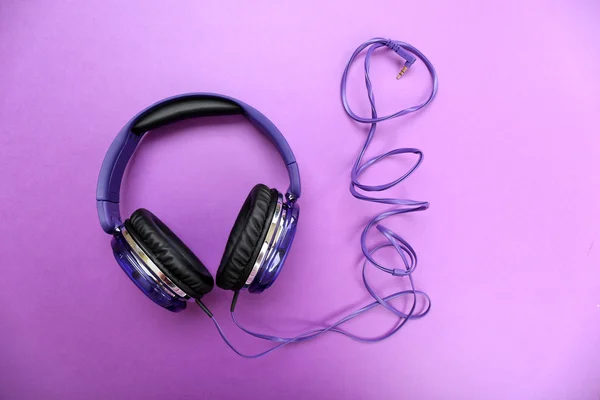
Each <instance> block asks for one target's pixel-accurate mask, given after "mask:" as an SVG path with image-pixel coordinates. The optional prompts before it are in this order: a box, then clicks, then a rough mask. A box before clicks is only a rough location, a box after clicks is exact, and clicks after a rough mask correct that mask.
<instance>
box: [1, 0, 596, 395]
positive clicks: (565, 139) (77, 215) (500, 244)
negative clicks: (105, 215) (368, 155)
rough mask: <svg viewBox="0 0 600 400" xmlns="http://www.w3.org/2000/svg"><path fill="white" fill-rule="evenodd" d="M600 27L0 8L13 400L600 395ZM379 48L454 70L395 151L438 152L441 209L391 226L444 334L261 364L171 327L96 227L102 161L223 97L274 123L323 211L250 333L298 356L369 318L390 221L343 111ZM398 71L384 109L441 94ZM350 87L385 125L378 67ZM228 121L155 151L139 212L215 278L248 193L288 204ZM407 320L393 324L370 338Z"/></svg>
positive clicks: (422, 189)
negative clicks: (350, 62)
mask: <svg viewBox="0 0 600 400" xmlns="http://www.w3.org/2000/svg"><path fill="white" fill-rule="evenodd" d="M169 4H170V5H169ZM599 20H600V5H599V4H598V3H597V2H595V1H567V0H564V1H556V2H536V1H534V2H523V1H498V2H496V1H494V2H483V1H460V2H452V4H450V2H448V3H445V2H417V1H415V2H397V1H395V2H382V1H369V2H367V1H364V2H359V1H343V2H342V1H340V2H325V1H319V2H316V1H304V2H274V1H273V2H266V1H253V2H241V1H240V2H226V1H213V2H178V3H177V5H175V4H174V3H173V2H158V1H152V2H151V1H145V2H143V3H141V2H140V3H139V4H134V3H133V2H120V1H112V2H99V1H97V2H92V1H81V2H74V1H71V2H65V1H62V2H61V1H55V2H49V1H48V2H26V1H3V2H2V3H1V4H0V87H1V88H2V92H1V95H0V121H1V123H0V171H1V172H0V183H1V187H2V190H1V191H0V204H1V207H0V220H1V221H2V223H1V224H0V226H1V230H2V239H1V240H0V254H2V269H1V271H2V278H1V279H0V302H1V303H2V304H3V306H2V308H0V398H2V399H42V398H43V399H101V398H119V399H120V398H131V399H139V398H146V399H184V398H186V399H189V398H198V399H200V398H206V399H215V398H219V399H229V398H265V399H292V398H293V399H295V398H307V399H332V398H345V399H401V398H412V399H428V400H435V399H598V397H599V396H600V351H599V349H600V269H599V267H600V263H599V261H600V242H599V237H598V234H599V232H600V228H599V222H600V190H599V189H598V188H599V187H600V174H599V173H598V171H599V170H600V140H599V139H598V133H599V129H598V124H597V118H598V111H599V104H600V78H599V77H598V70H599V68H600V44H599V43H600V41H599V37H600V24H599V23H598V21H599ZM374 36H385V37H391V38H393V39H397V40H403V41H407V42H409V43H411V44H413V45H415V46H416V47H417V48H419V49H420V50H422V51H423V52H424V53H425V54H426V55H427V56H428V57H429V58H430V59H431V60H432V61H433V63H434V65H435V66H436V68H437V70H438V72H439V77H440V91H439V94H438V97H437V98H436V100H435V101H434V103H433V104H432V105H430V106H429V107H428V108H427V109H426V110H424V111H423V112H420V113H418V114H417V115H414V116H413V117H408V118H404V119H400V120H395V121H393V122H389V123H385V124H384V125H382V126H381V128H380V131H379V136H378V138H377V139H376V141H375V144H374V150H378V151H381V150H384V149H390V148H392V146H394V147H398V146H410V147H420V148H421V149H422V150H423V151H424V152H425V161H424V164H423V165H422V167H421V169H419V170H418V172H417V173H416V174H415V175H414V176H413V177H411V179H410V180H408V181H407V182H406V183H405V184H404V185H403V186H402V187H401V188H398V189H397V190H396V192H395V193H397V194H402V195H404V196H407V197H409V198H413V199H419V200H429V201H430V202H431V204H432V206H431V209H430V210H428V211H427V212H425V213H419V214H416V215H411V216H409V217H406V218H399V219H397V220H396V221H394V223H391V224H390V225H391V226H392V227H395V228H397V229H398V230H399V231H400V232H401V233H402V234H403V235H404V236H405V237H407V238H408V239H409V241H410V242H411V243H412V244H413V245H414V246H415V247H416V249H417V251H418V253H419V257H420V264H419V269H418V270H417V271H416V272H415V278H416V282H417V285H418V287H419V288H421V289H423V290H425V291H427V292H428V293H429V294H430V296H431V297H432V299H433V309H432V312H431V314H430V315H429V316H428V317H427V318H425V319H424V320H421V321H416V322H412V323H409V324H408V325H407V326H406V327H405V329H404V330H403V331H402V332H401V333H400V334H399V335H397V336H395V337H393V338H392V339H390V340H388V341H386V342H384V343H381V344H376V345H366V344H359V343H356V342H353V341H350V340H348V339H345V338H341V337H339V336H336V335H328V336H326V337H322V338H320V339H319V340H317V341H313V342H310V343H308V344H302V345H298V346H290V347H288V348H286V349H284V350H282V351H278V352H276V353H274V354H272V355H270V356H268V357H267V358H264V359H261V360H258V361H247V360H243V359H240V358H238V357H237V356H236V355H234V354H233V353H232V352H231V351H230V350H229V349H227V348H226V347H225V345H224V343H223V342H222V341H221V339H220V338H219V337H218V335H217V332H216V331H215V330H214V328H213V327H212V324H211V322H210V321H209V320H208V319H207V318H206V317H204V316H203V314H202V313H201V312H200V310H198V309H197V308H195V307H191V308H190V309H189V310H187V311H186V312H184V313H181V314H172V313H169V312H166V311H164V310H162V309H160V308H159V307H157V306H155V305H154V304H152V303H151V302H150V301H149V300H147V299H146V298H145V297H144V296H143V295H142V294H141V293H140V292H139V291H138V290H137V289H135V287H134V286H133V285H132V284H131V283H130V282H129V280H128V279H127V277H126V276H125V274H123V273H122V272H121V270H120V269H119V267H118V266H117V264H116V263H115V261H114V259H113V256H112V254H111V251H110V245H109V237H107V236H106V235H104V234H103V232H102V231H101V229H100V227H99V225H98V221H97V216H96V209H95V203H94V195H95V186H96V179H97V174H98V171H99V167H100V163H101V161H102V158H103V156H104V154H105V151H106V149H107V148H108V146H109V144H110V142H111V141H112V139H113V137H114V136H115V134H116V133H117V132H118V131H119V129H120V128H121V127H122V125H123V124H124V123H125V122H126V121H127V120H128V119H129V118H130V117H131V116H132V115H133V114H134V113H136V112H137V111H139V110H140V109H142V108H144V107H145V106H147V105H149V104H151V103H153V102H154V101H156V100H159V99H161V98H163V97H166V96H170V95H173V94H178V93H182V92H189V91H213V92H220V93H224V94H228V95H231V96H234V97H237V98H240V99H242V100H244V101H246V102H248V103H249V104H251V105H253V106H255V107H256V108H258V109H259V110H261V111H263V112H264V113H265V114H266V115H268V116H269V117H270V118H271V119H272V120H273V121H274V122H275V124H277V125H278V127H279V128H280V129H281V130H282V131H283V132H284V134H285V135H286V137H287V138H288V140H289V142H290V144H291V146H292V148H293V149H294V151H295V153H296V157H297V159H298V162H299V165H300V171H301V174H302V180H303V197H302V199H301V207H302V215H301V218H300V224H299V230H298V234H297V236H296V241H295V245H294V249H293V251H292V254H291V255H290V258H289V260H288V263H287V265H286V269H285V270H284V272H283V273H282V275H281V276H280V278H279V280H278V281H277V283H276V284H275V285H274V286H273V287H272V288H271V289H269V290H268V291H267V292H265V293H264V294H263V295H260V296H250V295H245V296H243V297H242V299H241V300H240V303H239V306H238V309H239V314H240V318H241V319H242V320H244V321H246V323H247V324H248V325H250V326H253V327H256V328H262V329H263V330H267V329H270V330H272V331H274V332H278V333H282V334H289V333H294V332H297V331H298V330H299V329H301V328H306V327H308V326H310V322H311V321H312V322H317V323H319V322H323V321H326V320H330V319H331V318H332V317H334V316H339V315H340V314H341V313H342V312H343V311H345V310H348V309H349V308H352V307H354V306H357V305H361V304H364V302H365V301H366V300H367V294H366V292H365V291H364V289H363V288H362V285H361V282H360V274H359V265H360V263H359V260H360V250H359V234H360V231H361V229H362V226H363V224H364V223H365V221H366V220H367V218H368V217H370V216H372V215H373V214H374V213H375V212H377V211H379V210H382V209H383V208H381V207H379V206H376V205H368V204H364V203H361V202H359V201H357V200H355V199H354V198H352V196H351V195H350V193H349V192H348V183H349V173H350V167H351V164H352V162H353V160H354V157H355V155H356V153H357V151H358V149H359V146H360V144H361V142H362V140H363V138H364V134H365V129H364V128H365V127H364V126H358V125H356V124H354V123H352V122H351V121H350V120H349V118H348V117H347V116H346V115H345V113H344V112H343V110H342V107H341V103H340V99H339V95H338V90H339V80H340V77H341V73H342V70H343V67H344V65H345V63H346V61H347V59H348V57H349V56H350V54H351V52H352V51H353V50H354V48H355V47H356V46H358V45H359V44H360V43H362V42H363V41H364V40H367V39H369V38H371V37H374ZM397 70H398V61H397V58H394V57H386V56H378V57H376V59H375V60H374V66H373V79H374V84H375V86H376V87H375V90H376V95H377V98H378V104H379V105H380V110H381V112H388V111H392V110H395V109H397V108H400V107H402V106H406V105H409V104H411V103H414V102H415V101H417V100H419V99H422V97H423V96H424V95H425V94H426V91H427V90H428V86H427V75H426V73H425V71H424V67H423V65H422V64H416V65H415V67H414V68H413V69H411V70H410V72H409V73H408V74H407V75H406V76H405V78H403V79H402V80H401V81H399V82H397V81H396V80H395V79H394V77H395V74H396V72H397ZM351 79H352V81H351V88H350V93H351V95H352V100H351V102H352V104H353V105H355V107H356V108H357V111H359V112H361V113H362V114H363V115H365V114H366V113H367V110H368V107H367V103H366V98H365V95H364V92H363V81H362V78H361V70H360V68H358V67H357V68H355V69H354V70H353V74H352V77H351ZM229 121H230V122H232V123H231V124H229V125H226V124H221V123H219V122H218V121H217V120H211V121H204V122H202V121H196V122H185V123H181V124H178V125H177V126H173V127H169V128H165V129H162V130H160V131H159V132H155V133H154V134H152V135H149V137H148V138H147V140H145V142H144V144H143V146H141V148H140V149H139V152H138V153H137V155H136V156H135V158H134V161H133V162H132V164H131V165H130V168H129V172H128V174H127V175H126V178H125V187H124V190H123V191H122V197H123V202H122V211H123V214H124V215H125V216H127V215H129V214H130V213H131V212H132V211H133V210H134V209H136V208H138V207H146V208H149V209H150V210H152V211H154V212H155V213H156V214H157V215H159V216H160V217H161V218H162V219H163V220H164V221H166V222H167V223H168V224H169V226H170V227H171V228H172V229H173V230H174V231H175V232H177V233H178V234H179V236H180V237H182V238H183V239H184V240H185V241H186V242H187V243H188V244H189V245H190V247H191V248H192V250H194V251H195V252H196V253H197V254H198V255H199V257H200V258H201V259H202V260H203V261H204V262H205V264H207V266H208V267H209V269H210V270H211V271H212V272H213V273H214V272H216V266H217V265H218V262H219V260H220V257H221V254H222V251H223V248H224V245H225V241H226V238H227V235H228V233H229V229H230V228H231V225H232V223H233V220H234V218H235V215H236V214H237V212H238V209H239V207H240V205H241V203H242V202H243V199H244V198H245V196H246V195H247V192H248V191H249V190H250V188H251V187H252V186H253V185H254V184H255V183H258V182H264V183H266V184H268V185H271V186H275V187H277V188H279V189H280V190H284V189H285V187H286V185H287V176H286V174H285V170H284V168H283V167H282V165H281V163H280V161H279V159H278V156H277V154H276V152H275V150H274V149H273V148H272V147H271V146H270V145H269V143H268V142H267V141H266V140H265V139H263V138H262V137H260V136H259V135H257V134H256V133H255V132H254V130H253V129H252V128H251V127H249V126H248V125H246V124H245V123H244V122H243V120H239V119H235V118H233V119H230V120H229ZM171 133H173V134H171ZM399 164H402V162H400V163H398V162H397V161H390V162H387V163H386V164H385V165H382V166H381V167H379V168H378V171H377V172H375V173H373V174H371V175H370V176H368V177H367V179H368V180H369V181H370V182H373V183H374V182H382V181H383V180H384V178H390V177H392V176H393V175H394V171H396V173H397V170H398V165H399ZM386 282H387V281H386ZM395 287H396V286H394V285H393V284H390V283H383V284H382V285H381V288H382V289H384V290H392V289H394V288H395ZM206 299H207V304H208V305H209V306H210V307H211V308H212V309H213V311H214V312H215V313H216V315H217V316H218V317H220V320H221V321H222V323H223V324H224V325H225V328H226V330H227V332H228V333H229V334H230V336H231V337H232V338H233V340H234V341H235V342H236V343H237V344H238V345H239V346H240V347H242V348H244V349H245V350H246V351H252V350H259V349H262V348H264V346H265V344H264V343H260V342H258V341H255V340H251V339H249V338H247V337H245V336H242V335H240V334H238V332H237V331H235V330H233V327H232V326H231V323H230V321H229V319H228V313H227V309H228V301H229V300H230V293H226V292H224V291H222V290H215V291H214V292H213V293H211V294H210V295H209V296H207V298H206ZM349 304H350V305H351V306H352V307H350V306H349ZM393 322H394V320H393V318H392V317H390V316H388V315H387V314H385V313H384V312H382V311H377V312H375V313H373V314H372V315H370V316H368V317H364V318H362V319H361V320H359V321H357V322H356V323H353V324H351V326H350V328H351V329H353V330H354V331H355V332H358V333H365V334H369V333H371V334H372V333H376V332H379V331H381V330H383V329H385V328H387V327H389V326H390V325H391V324H392V323H393Z"/></svg>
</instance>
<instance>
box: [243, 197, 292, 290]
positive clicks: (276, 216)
mask: <svg viewBox="0 0 600 400" xmlns="http://www.w3.org/2000/svg"><path fill="white" fill-rule="evenodd" d="M282 212H285V210H284V209H283V196H282V195H281V193H278V194H277V205H276V206H275V212H274V213H273V218H271V223H270V224H269V230H268V231H267V236H265V240H264V241H263V243H262V244H261V247H260V252H259V253H258V257H256V261H255V262H254V266H253V267H252V271H250V275H248V279H246V283H245V284H244V289H247V288H248V287H250V285H251V284H252V282H253V281H254V278H256V274H258V271H259V270H260V267H261V266H262V265H263V263H264V261H265V259H266V256H267V254H268V252H269V250H270V247H271V245H272V243H273V237H274V236H275V235H276V233H277V232H279V233H280V234H281V224H282V222H283V218H280V217H281V213H282Z"/></svg>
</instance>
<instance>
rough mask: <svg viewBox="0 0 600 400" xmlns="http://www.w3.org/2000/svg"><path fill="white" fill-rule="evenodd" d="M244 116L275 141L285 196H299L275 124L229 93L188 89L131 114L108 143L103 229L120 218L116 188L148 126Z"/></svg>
mask: <svg viewBox="0 0 600 400" xmlns="http://www.w3.org/2000/svg"><path fill="white" fill-rule="evenodd" d="M238 114H241V115H243V116H244V117H246V118H247V119H248V120H249V121H250V122H251V123H252V124H253V125H254V126H255V127H256V128H258V130H259V131H260V132H262V133H263V134H264V135H265V136H266V137H267V138H268V139H269V140H270V141H271V143H273V144H274V145H275V147H276V148H277V151H278V152H279V154H280V155H281V158H282V159H283V162H284V163H285V165H286V167H287V171H288V175H289V179H290V186H289V187H288V190H287V194H286V197H288V199H290V200H294V199H297V198H298V197H300V191H301V190H300V172H299V170H298V164H297V163H296V158H295V157H294V153H293V152H292V149H291V148H290V146H289V144H288V143H287V141H286V140H285V138H284V137H283V135H282V134H281V132H280V131H279V129H277V127H276V126H275V125H274V124H273V123H272V122H271V121H269V119H268V118H267V117H265V116H264V115H263V114H262V113H260V112H259V111H258V110H257V109H255V108H253V107H251V106H249V105H248V104H246V103H243V102H241V101H239V100H236V99H234V98H231V97H227V96H223V95H220V94H213V93H189V94H183V95H178V96H173V97H169V98H166V99H164V100H161V101H159V102H157V103H155V104H153V105H151V106H150V107H148V108H146V109H145V110H142V111H141V112H140V113H138V114H137V115H136V116H135V117H133V118H132V119H131V120H130V121H129V122H128V123H127V124H126V125H125V126H124V127H123V129H121V132H119V134H118V135H117V137H116V138H115V140H114V141H113V142H112V144H111V145H110V148H109V149H108V152H107V153H106V156H105V157H104V161H103V162H102V167H101V168H100V176H99V177H98V187H97V190H96V206H97V208H98V217H99V218H100V224H101V225H102V229H104V231H105V232H107V233H112V232H114V230H115V229H116V228H118V227H119V226H120V225H121V223H122V221H121V213H120V211H119V192H120V189H121V181H122V179H123V173H124V172H125V167H126V166H127V163H128V162H129V159H130V158H131V156H132V155H133V153H134V152H135V149H136V148H137V146H138V144H139V143H140V140H141V139H142V137H143V136H144V135H145V134H146V133H147V132H148V131H150V130H153V129H157V128H160V127H162V126H165V125H168V124H171V123H174V122H178V121H182V120H184V119H188V118H196V117H212V116H220V115H238Z"/></svg>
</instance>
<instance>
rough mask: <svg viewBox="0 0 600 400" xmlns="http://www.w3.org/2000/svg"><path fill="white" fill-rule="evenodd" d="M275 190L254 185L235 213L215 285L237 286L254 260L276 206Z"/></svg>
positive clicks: (250, 270)
mask: <svg viewBox="0 0 600 400" xmlns="http://www.w3.org/2000/svg"><path fill="white" fill-rule="evenodd" d="M277 196H278V194H277V190H275V189H269V188H268V187H266V186H265V185H261V184H259V185H256V186H254V188H253V189H252V191H251V192H250V194H249V195H248V198H247V199H246V201H245V202H244V205H243V206H242V209H241V210H240V213H239V214H238V217H237V219H236V220H235V223H234V224H233V228H232V229H231V233H230V234H229V240H228V241H227V245H226V246H225V253H224V254H223V259H222V260H221V265H219V270H218V271H217V286H219V287H220V288H221V289H225V290H240V289H241V288H242V287H243V286H244V283H245V282H246V279H248V276H249V275H250V273H251V272H252V267H253V266H254V263H255V262H256V259H257V257H258V254H259V252H260V248H261V245H262V243H263V241H264V240H265V237H266V236H267V232H268V230H269V225H270V222H271V219H273V214H274V212H275V207H276V206H277Z"/></svg>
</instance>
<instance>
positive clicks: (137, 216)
mask: <svg viewBox="0 0 600 400" xmlns="http://www.w3.org/2000/svg"><path fill="white" fill-rule="evenodd" d="M125 228H126V229H127V231H128V232H129V233H130V234H131V236H132V237H133V239H134V240H135V242H136V243H137V244H138V245H139V246H140V247H141V248H142V250H144V252H145V253H146V254H147V255H148V257H149V258H150V259H151V260H152V261H153V262H154V263H155V264H156V266H157V267H158V268H160V270H161V271H162V272H163V273H164V274H165V275H166V276H168V277H169V279H171V280H172V281H173V283H175V284H176V285H177V286H179V288H181V290H183V291H184V292H185V293H187V294H188V295H189V296H191V297H193V298H196V299H199V298H201V297H202V296H203V295H205V294H206V293H208V292H210V291H211V290H212V288H213V286H214V281H213V278H212V276H211V275H210V272H208V270H207V269H206V267H205V266H204V264H202V262H201V261H200V260H199V259H198V258H197V257H196V256H195V255H194V253H192V251H191V250H190V249H188V247H187V246H186V245H185V244H184V243H183V242H182V241H181V239H179V238H178V237H177V236H176V235H175V234H174V233H173V232H172V231H171V230H170V229H169V228H168V227H167V226H166V225H165V224H164V223H163V222H162V221H161V220H160V219H158V218H157V217H156V216H155V215H154V214H152V213H151V212H150V211H148V210H146V209H143V208H140V209H138V210H136V211H135V212H134V213H133V214H132V215H131V218H129V219H128V220H126V221H125Z"/></svg>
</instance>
